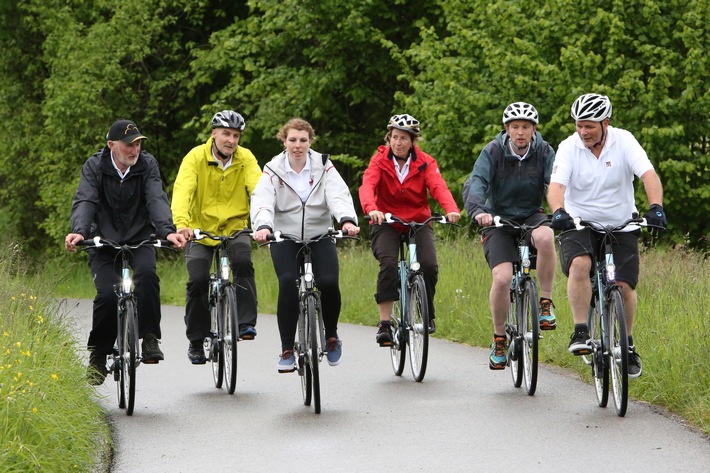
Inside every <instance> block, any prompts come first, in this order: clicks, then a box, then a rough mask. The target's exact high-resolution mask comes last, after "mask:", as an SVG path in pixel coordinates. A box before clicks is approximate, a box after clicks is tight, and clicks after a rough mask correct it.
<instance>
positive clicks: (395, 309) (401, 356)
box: [390, 301, 407, 376]
mask: <svg viewBox="0 0 710 473" xmlns="http://www.w3.org/2000/svg"><path fill="white" fill-rule="evenodd" d="M390 320H391V323H392V345H391V346H390V360H391V361H392V371H394V375H395V376H402V373H403V372H404V364H405V362H406V361H407V350H406V348H407V342H406V338H405V333H406V332H405V331H404V330H401V328H402V327H403V325H402V303H401V301H394V305H393V306H392V316H391V318H390Z"/></svg>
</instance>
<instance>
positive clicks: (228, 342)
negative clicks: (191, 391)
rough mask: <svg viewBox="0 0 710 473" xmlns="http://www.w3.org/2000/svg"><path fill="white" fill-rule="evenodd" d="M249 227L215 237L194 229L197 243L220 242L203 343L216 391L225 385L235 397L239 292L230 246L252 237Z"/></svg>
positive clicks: (213, 271) (214, 258)
mask: <svg viewBox="0 0 710 473" xmlns="http://www.w3.org/2000/svg"><path fill="white" fill-rule="evenodd" d="M251 233H252V231H251V230H250V229H248V228H245V229H243V230H239V231H237V232H234V233H233V234H232V235H229V236H221V235H213V234H211V233H209V232H207V231H205V230H201V229H199V228H196V229H195V230H194V235H195V238H194V239H195V240H202V239H204V238H210V239H212V240H215V241H218V242H219V245H217V249H216V251H214V253H213V258H212V271H211V272H210V280H209V286H208V296H207V298H208V301H209V302H208V303H209V308H210V320H211V323H210V336H209V337H205V340H204V342H203V344H204V349H205V356H206V358H207V359H208V360H210V362H211V364H212V378H213V380H214V385H215V387H216V388H217V389H221V388H222V382H223V381H224V383H225V384H226V385H227V393H229V394H234V390H235V388H236V384H237V342H238V340H239V324H238V318H237V293H236V290H235V288H234V285H233V283H232V282H231V281H230V277H231V275H232V270H231V267H230V266H229V257H228V256H227V251H226V249H227V244H228V243H229V242H230V241H232V240H235V239H237V238H239V237H240V236H242V235H250V234H251Z"/></svg>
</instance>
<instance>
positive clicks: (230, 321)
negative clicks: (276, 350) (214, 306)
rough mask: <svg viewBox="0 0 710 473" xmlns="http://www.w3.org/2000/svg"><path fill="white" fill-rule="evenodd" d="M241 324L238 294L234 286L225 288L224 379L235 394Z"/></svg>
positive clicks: (228, 389) (223, 307) (223, 308)
mask: <svg viewBox="0 0 710 473" xmlns="http://www.w3.org/2000/svg"><path fill="white" fill-rule="evenodd" d="M238 327H239V326H238V325H237V295H236V293H235V291H234V286H232V285H227V286H225V288H224V300H223V303H222V334H221V336H220V339H221V340H222V343H221V345H222V354H223V355H224V360H223V362H224V381H225V383H226V385H227V392H228V393H229V394H234V389H235V387H236V385H237V340H238V339H239V328H238Z"/></svg>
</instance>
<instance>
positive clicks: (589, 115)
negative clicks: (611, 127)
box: [570, 94, 611, 122]
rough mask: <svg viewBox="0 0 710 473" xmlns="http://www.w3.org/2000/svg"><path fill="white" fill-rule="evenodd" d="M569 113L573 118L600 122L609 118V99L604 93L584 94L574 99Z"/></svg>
mask: <svg viewBox="0 0 710 473" xmlns="http://www.w3.org/2000/svg"><path fill="white" fill-rule="evenodd" d="M570 115H572V118H574V119H575V120H590V121H593V122H601V121H603V120H604V119H605V118H611V100H609V97H607V96H606V95H599V94H584V95H582V96H580V97H579V98H578V99H577V100H575V101H574V103H573V104H572V110H571V112H570Z"/></svg>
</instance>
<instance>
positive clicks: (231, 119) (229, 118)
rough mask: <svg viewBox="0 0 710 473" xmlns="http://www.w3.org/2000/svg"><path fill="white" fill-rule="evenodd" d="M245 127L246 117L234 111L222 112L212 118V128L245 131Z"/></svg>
mask: <svg viewBox="0 0 710 473" xmlns="http://www.w3.org/2000/svg"><path fill="white" fill-rule="evenodd" d="M245 127H246V122H244V117H242V116H241V115H240V114H238V113H237V112H235V111H232V110H222V111H221V112H217V113H215V114H214V117H212V128H234V129H235V130H239V131H244V128H245Z"/></svg>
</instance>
